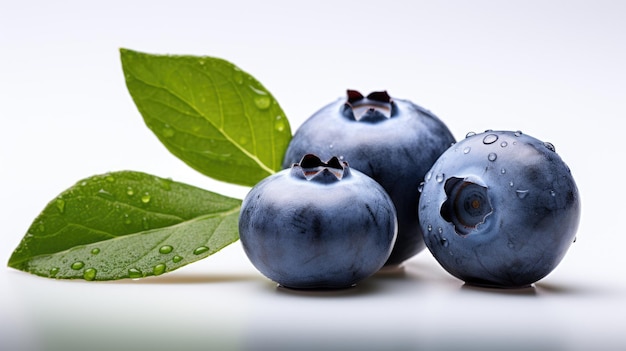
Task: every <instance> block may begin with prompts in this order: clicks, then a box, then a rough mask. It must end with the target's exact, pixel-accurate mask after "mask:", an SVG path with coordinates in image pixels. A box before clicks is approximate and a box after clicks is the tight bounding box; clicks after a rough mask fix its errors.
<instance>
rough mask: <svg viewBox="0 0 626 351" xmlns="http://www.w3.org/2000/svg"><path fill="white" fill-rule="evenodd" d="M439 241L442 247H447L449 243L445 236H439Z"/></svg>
mask: <svg viewBox="0 0 626 351" xmlns="http://www.w3.org/2000/svg"><path fill="white" fill-rule="evenodd" d="M439 243H440V244H441V246H443V247H448V245H450V243H449V242H448V239H446V238H441V239H439Z"/></svg>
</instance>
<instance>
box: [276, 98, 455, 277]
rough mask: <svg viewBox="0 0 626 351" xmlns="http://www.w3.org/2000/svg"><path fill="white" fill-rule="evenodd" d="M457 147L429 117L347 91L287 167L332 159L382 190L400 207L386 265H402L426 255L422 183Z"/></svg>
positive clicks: (300, 134)
mask: <svg viewBox="0 0 626 351" xmlns="http://www.w3.org/2000/svg"><path fill="white" fill-rule="evenodd" d="M454 141H455V139H454V137H453V136H452V134H451V132H450V131H449V130H448V128H447V127H446V125H445V124H444V123H443V122H442V121H441V120H440V119H439V118H437V117H436V116H435V115H434V114H432V113H431V112H430V111H428V110H426V109H424V108H422V107H420V106H418V105H415V104H414V103H412V102H410V101H408V100H401V99H396V98H391V97H390V96H389V95H388V94H387V92H385V91H381V92H373V93H371V94H369V95H368V96H367V97H364V96H363V95H361V94H360V93H359V92H358V91H354V90H348V93H347V99H346V98H340V99H338V100H336V101H335V102H333V103H330V104H329V105H327V106H325V107H324V108H322V109H321V110H319V111H318V112H316V113H315V114H313V115H312V116H311V117H310V118H309V119H308V120H306V121H305V122H304V123H303V124H302V126H300V128H298V130H297V131H296V133H295V135H294V137H293V139H292V140H291V143H290V144H289V147H288V148H287V152H286V155H285V158H284V161H283V167H285V168H286V167H289V166H290V165H291V164H292V163H294V162H298V160H299V159H300V158H301V157H302V155H304V154H306V153H314V154H317V155H319V156H320V157H321V158H322V159H328V158H330V157H332V156H334V155H337V156H339V158H340V159H346V160H349V161H350V167H352V168H353V169H358V170H359V171H361V172H363V173H365V174H367V175H369V176H370V177H372V178H373V179H374V180H376V181H377V182H378V183H380V184H381V185H382V187H383V188H384V189H385V190H386V191H387V193H388V194H389V196H390V197H391V199H392V200H393V203H394V205H395V207H396V211H397V214H398V238H397V240H396V244H395V247H394V249H393V252H392V253H391V256H390V257H389V260H388V261H387V262H386V264H388V265H396V264H400V263H402V262H403V261H405V260H406V259H408V258H410V257H412V256H414V255H415V254H417V253H418V252H420V251H421V250H423V249H424V241H423V238H422V231H421V229H420V226H419V220H418V216H417V213H418V212H417V203H418V199H419V195H420V194H419V192H418V190H417V188H418V185H419V183H420V182H421V180H422V179H423V178H424V175H425V174H426V172H427V171H428V169H430V167H431V166H432V165H433V163H434V162H435V161H436V160H437V158H438V157H439V155H440V154H441V153H443V152H444V151H445V150H446V149H447V148H448V147H449V146H450V145H451V144H452V143H453V142H454Z"/></svg>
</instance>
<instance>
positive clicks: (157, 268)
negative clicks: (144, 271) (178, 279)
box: [152, 263, 165, 275]
mask: <svg viewBox="0 0 626 351" xmlns="http://www.w3.org/2000/svg"><path fill="white" fill-rule="evenodd" d="M152 273H154V275H161V274H163V273H165V264H163V263H159V264H157V265H156V266H154V268H153V269H152Z"/></svg>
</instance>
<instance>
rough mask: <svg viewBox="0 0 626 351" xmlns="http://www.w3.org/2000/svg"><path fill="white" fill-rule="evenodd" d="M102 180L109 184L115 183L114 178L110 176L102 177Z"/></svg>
mask: <svg viewBox="0 0 626 351" xmlns="http://www.w3.org/2000/svg"><path fill="white" fill-rule="evenodd" d="M104 179H105V180H106V181H107V182H109V183H113V182H114V181H115V177H113V176H112V175H111V174H107V175H106V176H104Z"/></svg>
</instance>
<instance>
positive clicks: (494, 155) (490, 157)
mask: <svg viewBox="0 0 626 351" xmlns="http://www.w3.org/2000/svg"><path fill="white" fill-rule="evenodd" d="M497 158H498V155H496V154H495V153H494V152H492V153H490V154H489V155H487V159H488V160H489V161H491V162H493V161H495V160H496V159H497Z"/></svg>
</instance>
